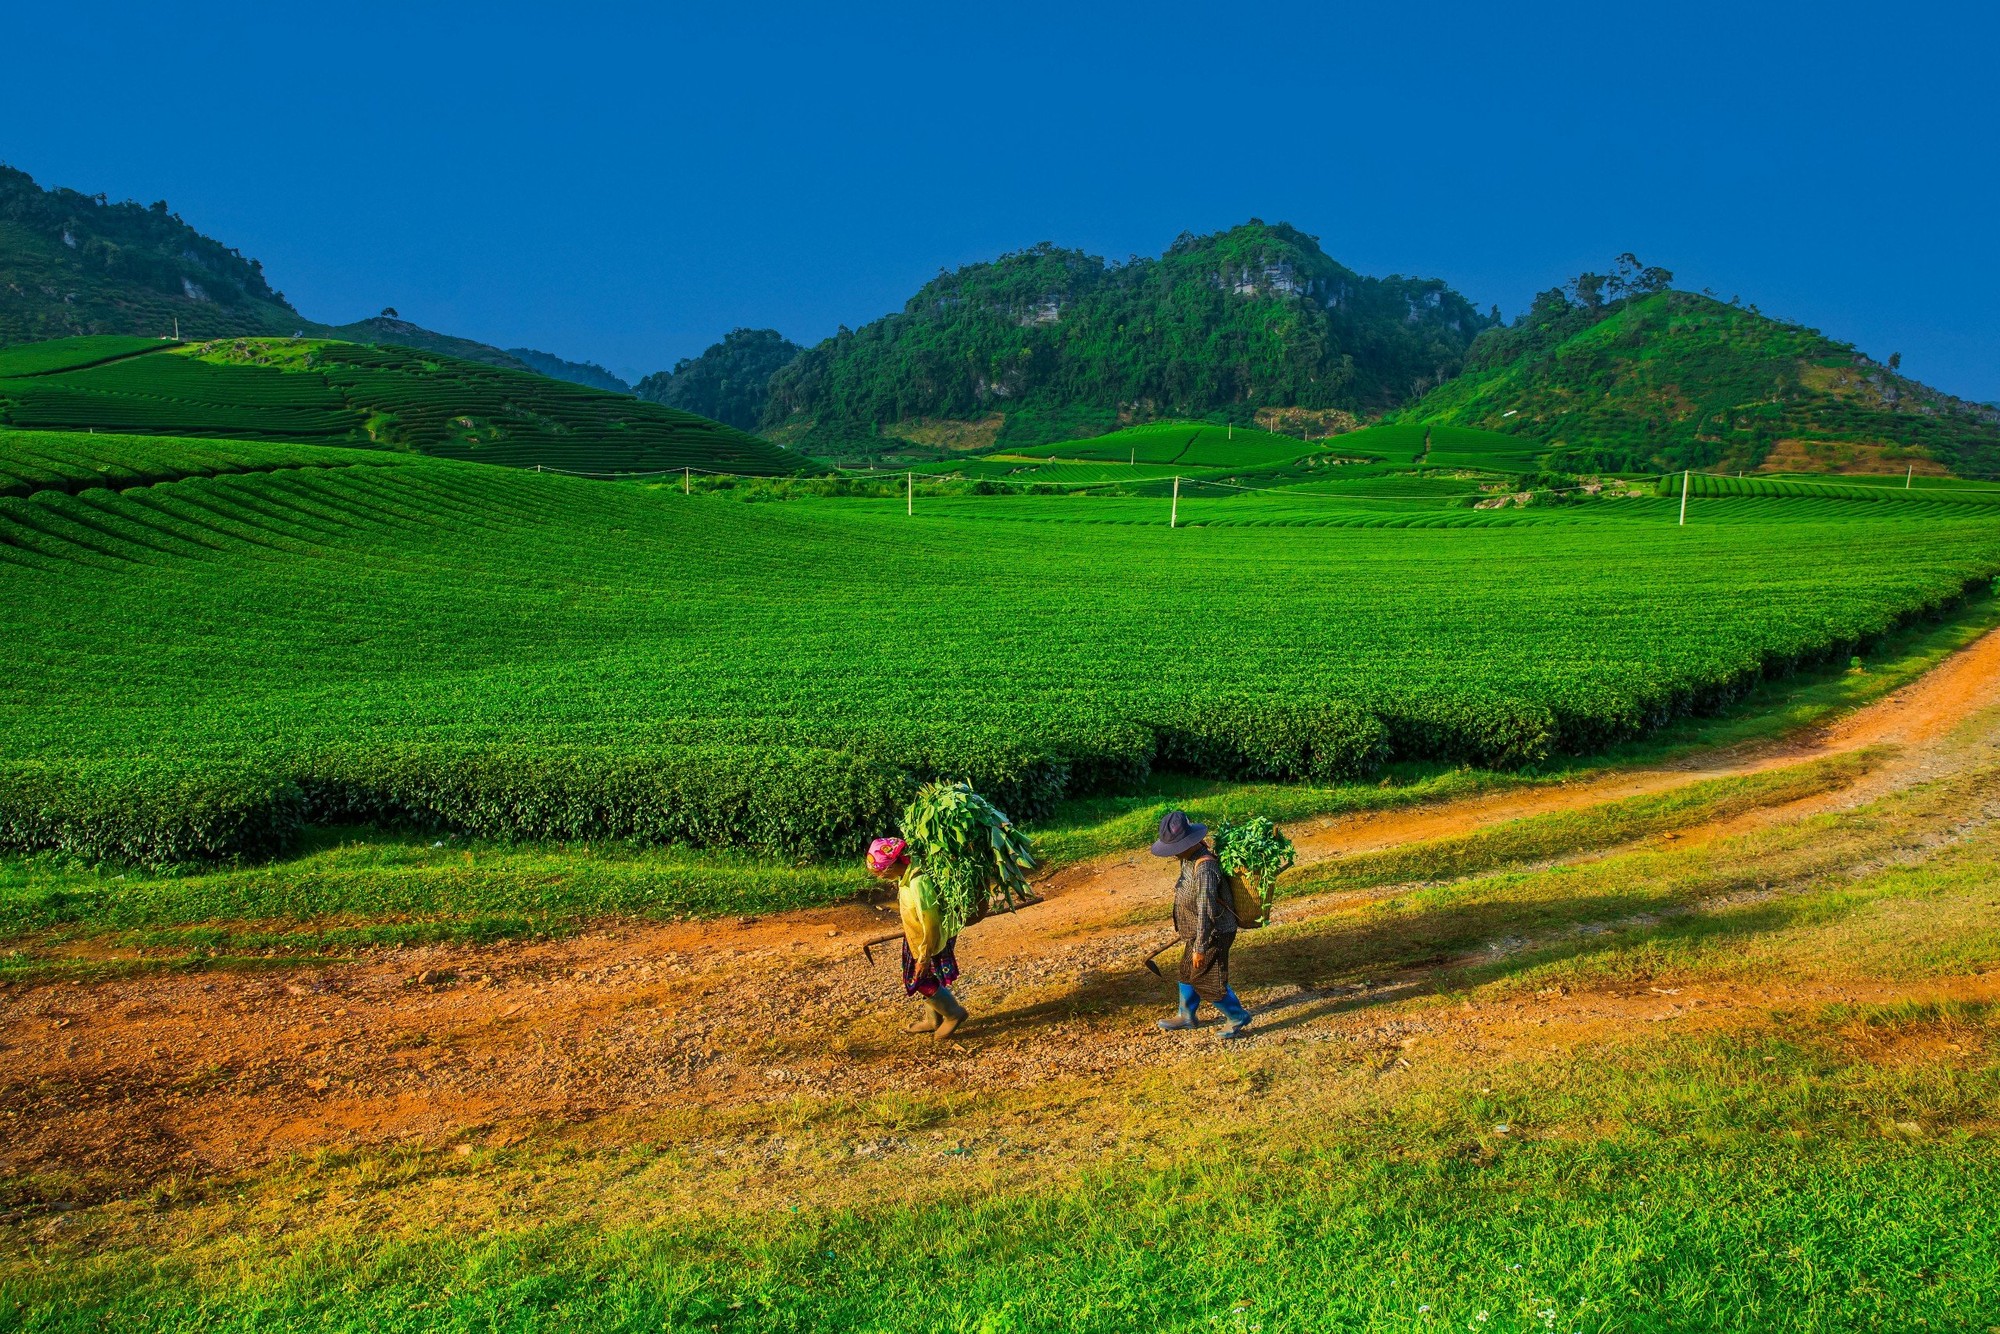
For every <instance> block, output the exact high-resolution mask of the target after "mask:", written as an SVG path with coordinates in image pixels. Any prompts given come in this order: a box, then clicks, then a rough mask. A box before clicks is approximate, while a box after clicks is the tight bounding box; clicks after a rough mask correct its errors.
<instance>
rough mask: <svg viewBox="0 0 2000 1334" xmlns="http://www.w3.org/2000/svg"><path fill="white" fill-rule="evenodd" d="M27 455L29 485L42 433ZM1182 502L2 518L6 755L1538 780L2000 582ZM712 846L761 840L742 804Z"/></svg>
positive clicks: (1928, 560) (243, 490)
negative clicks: (696, 756) (867, 765)
mask: <svg viewBox="0 0 2000 1334" xmlns="http://www.w3.org/2000/svg"><path fill="white" fill-rule="evenodd" d="M4 439H5V440H6V448H5V449H0V466H5V467H8V468H9V469H11V468H12V467H13V466H14V464H13V463H12V462H10V461H11V460H15V459H19V458H23V457H25V456H26V454H27V453H28V452H29V446H30V444H32V443H33V442H34V440H35V438H34V437H21V436H15V437H6V438H4ZM299 448H301V449H302V450H303V451H304V456H308V457H309V456H311V455H312V454H313V452H314V451H313V450H312V449H311V448H310V447H299ZM1170 504H1171V501H1170V500H1168V499H1165V498H1154V497H1136V498H1133V497H1115V498H1107V497H1093V496H1047V497H1037V496H1021V497H1012V496H992V497H964V498H933V497H924V498H922V499H921V500H920V503H919V504H918V506H917V513H916V514H915V515H914V516H910V515H906V514H905V513H904V508H905V502H904V500H903V499H902V498H901V497H897V498H894V499H874V500H858V499H846V500H841V499H831V500H800V501H793V502H788V503H772V504H745V503H742V502H741V501H738V500H733V499H730V498H728V497H726V496H702V495H694V496H682V495H679V494H678V493H677V492H676V491H674V490H673V489H672V488H657V489H645V488H637V487H630V486H621V485H615V484H604V483H592V482H585V481H579V480H574V479H569V478H563V477H556V476H550V475H536V474H533V473H521V472H517V471H510V470H501V469H491V468H481V467H477V466H475V465H469V464H458V463H451V462H446V461H439V460H427V459H423V458H407V459H405V461H404V462H403V463H402V464H401V465H400V466H396V467H388V468H383V467H337V468H318V469H311V470H304V469H289V470H285V471H271V472H250V473H239V474H235V475H219V476H194V477H188V478H185V479H183V480H178V481H171V480H170V481H163V482H160V483H159V484H156V485H150V486H143V487H137V488H133V489H128V490H123V491H113V490H84V491H82V492H81V493H80V494H69V493H68V492H67V490H66V489H62V488H55V487H50V488H45V489H37V490H33V491H32V492H31V493H30V494H28V495H26V496H24V497H13V498H5V497H0V646H4V647H0V667H3V668H4V682H0V760H9V761H13V762H21V761H28V760H34V761H37V762H42V763H51V762H61V761H64V760H66V759H71V760H78V761H82V760H91V759H101V760H108V759H112V758H118V759H121V760H128V759H131V758H133V757H146V756H155V757H172V758H173V759H174V760H175V761H176V762H177V763H185V762H204V761H205V758H206V759H213V760H216V761H222V760H230V759H235V760H249V761H254V762H257V763H260V764H269V765H273V766H276V768H277V769H278V770H279V771H281V772H282V771H287V770H286V768H285V766H287V765H291V764H293V763H295V762H297V761H298V757H299V756H301V755H303V754H306V753H307V752H310V751H312V750H314V748H316V747H322V746H326V745H342V746H348V747H351V748H354V750H355V752H356V753H358V754H359V755H360V756H361V757H362V758H361V759H359V760H356V761H354V763H361V764H366V763H373V762H374V760H373V759H372V758H371V757H375V756H391V757H393V756H394V755H395V754H396V752H397V748H398V747H400V746H405V745H407V744H408V743H410V742H412V741H422V742H438V743H449V744H452V745H506V746H516V745H528V746H541V747H549V746H555V747H567V748H573V747H585V748H593V749H594V752H602V753H613V754H615V753H619V752H621V751H628V750H629V751H632V752H633V753H634V754H638V753H640V752H642V751H643V752H645V753H646V754H648V755H650V754H652V753H653V752H652V751H651V750H648V749H647V748H658V747H721V748H724V750H727V751H731V752H732V753H733V752H736V751H741V752H747V753H750V754H754V755H758V756H765V757H767V758H768V759H769V762H770V763H772V764H782V763H791V761H790V760H786V759H784V758H783V756H784V755H794V754H796V755H801V756H808V752H810V756H822V757H824V756H827V755H834V754H847V755H852V756H858V757H862V758H865V759H867V760H868V761H869V762H871V763H878V762H879V763H882V764H887V765H890V766H893V767H894V768H895V769H897V770H899V771H903V772H907V773H915V774H924V773H949V774H963V775H967V776H972V777H975V778H977V779H979V780H981V781H982V782H988V783H991V784H993V785H995V786H996V787H997V788H999V789H1001V790H1004V791H1007V792H1008V793H1010V794H1011V795H1012V797H1013V799H1015V800H1017V801H1020V802H1024V803H1028V804H1029V805H1033V804H1035V803H1039V802H1045V801H1047V800H1050V799H1052V798H1053V797H1054V796H1056V795H1060V794H1061V793H1062V792H1064V791H1076V790H1082V789H1087V788H1091V787H1096V786H1102V785H1104V784H1108V783H1116V782H1121V781H1125V780H1128V779H1130V778H1131V777H1133V776H1134V775H1135V774H1137V773H1143V772H1144V771H1145V769H1146V767H1147V766H1149V765H1151V764H1153V763H1156V762H1157V763H1168V764H1174V765H1179V766H1182V767H1188V768H1193V769H1196V770H1199V771H1204V772H1215V773H1218V774H1245V775H1254V774H1263V775H1271V776H1311V775H1315V774H1320V775H1324V774H1339V773H1349V772H1356V771H1363V770H1365V769H1366V768H1367V767H1368V766H1370V765H1372V764H1373V763H1374V762H1376V761H1378V760H1379V759H1380V758H1382V757H1383V756H1384V755H1388V754H1401V755H1429V756H1438V757H1447V758H1463V759H1468V760H1474V761H1477V762H1482V763H1500V764H1508V763H1521V762H1524V761H1531V760H1533V759H1536V758H1538V757H1540V756H1542V755H1546V754H1549V753H1551V752H1552V751H1555V750H1560V749H1564V748H1579V747H1592V746H1595V745H1598V744H1602V743H1603V742H1604V741H1606V740H1609V739H1613V738H1616V737H1620V736H1626V735H1631V734H1634V733H1636V732H1639V731H1642V730H1644V729H1645V728H1647V727H1650V726H1652V725H1654V724H1656V723H1658V722H1660V721H1663V720H1664V719H1666V718H1668V717H1671V716H1673V715H1674V714H1675V713H1676V712H1678V711H1681V710H1685V709H1689V708H1698V707H1703V706H1706V705H1709V704H1713V703H1718V702H1721V701H1722V700H1725V699H1727V698H1730V697H1733V695H1734V694H1735V693H1736V692H1738V691H1740V690H1742V689H1744V688H1746V687H1747V686H1748V685H1749V684H1751V683H1753V682H1754V681H1756V680H1757V679H1759V678H1760V677H1761V676H1762V675H1764V674H1765V673H1767V672H1769V671H1776V670H1783V669H1784V668H1786V667H1787V666H1789V665H1791V664H1793V663H1796V662H1799V661H1802V660H1810V659H1813V658H1816V657H1822V656H1825V655H1829V654H1844V653H1846V652H1850V651H1852V650H1853V648H1854V646H1855V645H1857V644H1859V643H1863V642H1865V641H1867V640H1868V639H1869V638H1870V637H1871V636H1874V635H1877V634H1880V633H1882V632H1884V631H1886V630H1888V629H1889V628H1891V627H1892V626H1894V625H1895V624H1897V623H1898V622H1899V621H1900V620H1901V619H1903V618H1906V617H1908V616H1911V615H1915V614H1919V613H1921V612H1922V611H1923V610H1925V609H1926V608H1933V607H1936V606H1939V605H1941V604H1944V603H1946V602H1948V601H1950V600H1951V599H1952V598H1954V597H1955V596H1957V595H1958V594H1959V593H1960V591H1961V590H1962V589H1964V588H1965V587H1966V586H1967V585H1968V584H1969V583H1971V582H1972V581H1975V580H1981V579H1985V578H1988V577H1990V576H1992V575H1993V574H1994V573H1995V571H1996V570H2000V525H1996V524H1995V523H1994V521H1993V516H1992V514H1991V513H1990V511H1988V510H1987V509H1986V508H1985V507H1975V506H1968V505H1947V504H1935V505H1933V504H1930V503H1928V502H1920V501H1910V502H1906V503H1904V504H1885V503H1880V502H1860V501H1848V500H1841V499H1837V498H1834V499H1814V500H1793V499H1787V498H1782V497H1739V498H1734V499H1720V500H1711V501H1703V500H1700V499H1697V500H1696V502H1695V515H1696V516H1697V517H1698V520H1699V521H1696V519H1695V518H1691V520H1690V522H1689V524H1688V526H1686V527H1679V526H1677V524H1676V512H1675V511H1676V506H1677V502H1675V501H1672V500H1668V499H1664V498H1647V499H1634V500H1625V501H1607V502H1601V503H1596V504H1591V505H1579V506H1575V507H1551V508H1548V509H1546V510H1537V509H1534V508H1530V509H1528V510H1506V511H1474V510H1467V509H1464V508H1443V507H1440V506H1438V505H1437V503H1436V502H1435V501H1432V500H1429V499H1425V498H1419V499H1417V500H1413V501H1405V500H1401V499H1395V498H1382V499H1372V500H1371V499H1367V498H1343V497H1334V496H1306V497H1296V498H1291V499H1286V498H1283V497H1282V496H1279V495H1272V494H1268V493H1267V494H1236V495H1233V496H1231V498H1227V499H1208V498H1204V497H1195V498H1184V500H1183V505H1184V506H1185V507H1186V510H1185V518H1186V519H1187V525H1186V526H1184V527H1181V528H1178V529H1170V528H1169V527H1168V526H1167V523H1166V518H1167V513H1166V509H1167V506H1168V505H1170ZM1399 505H1401V506H1410V507H1411V508H1405V509H1402V510H1397V509H1394V508H1392V507H1394V506H1399ZM1287 507H1289V508H1287ZM1007 519H1013V520H1020V521H1021V522H1007V521H1001V520H1007ZM1077 519H1084V520H1097V522H1089V521H1085V522H1065V521H1063V520H1077ZM1237 524H1240V525H1241V526H1232V525H1237ZM1753 589H1754V590H1755V591H1754V594H1753V593H1751V592H1750V591H1749V590H1753ZM780 752H782V754H781V753H780ZM566 753H567V752H566ZM704 754H705V755H707V754H708V752H704ZM810 756H808V758H810ZM771 757H776V758H771ZM725 758H726V757H725ZM381 762H382V763H384V764H387V763H389V760H387V759H384V760H382V761H381ZM717 762H719V761H718V760H717V759H716V757H715V756H713V755H709V757H708V758H706V759H703V760H702V762H701V766H697V768H701V767H712V766H713V765H714V764H715V763H717ZM762 762H763V761H760V763H762ZM800 762H801V763H803V762H805V761H804V760H801V761H800ZM812 762H813V763H820V762H821V761H820V760H813V761H812ZM494 763H495V764H499V763H501V761H498V760H496V761H494ZM565 763H568V761H567V760H566V761H565ZM648 763H649V764H650V763H651V761H648ZM493 772H498V770H495V771H493ZM767 777H768V776H767ZM496 781H498V780H497V779H496ZM689 781H691V782H692V781H696V780H694V779H690V780H689ZM758 781H759V782H763V781H765V780H762V779H760V780H758ZM871 781H872V780H871ZM871 790H873V789H871ZM579 799H583V798H579ZM829 800H832V798H829ZM801 818H804V817H801ZM829 818H831V817H829ZM828 827H832V826H831V825H829V826H828ZM842 827H845V826H842ZM697 832H698V836H699V837H702V838H706V839H710V840H712V841H721V842H727V841H732V839H734V838H735V836H736V831H735V830H733V829H732V828H731V826H730V823H729V817H728V814H727V811H726V810H723V811H720V812H718V813H717V814H716V815H715V817H714V819H713V820H712V821H711V823H710V824H708V825H705V826H702V827H701V829H700V830H699V831H697Z"/></svg>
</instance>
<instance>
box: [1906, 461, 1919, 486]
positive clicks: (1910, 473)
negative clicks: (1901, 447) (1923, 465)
mask: <svg viewBox="0 0 2000 1334" xmlns="http://www.w3.org/2000/svg"><path fill="white" fill-rule="evenodd" d="M1916 475H1917V465H1916V464H1914V463H1912V464H1911V465H1910V470H1909V471H1908V472H1906V473H1904V474H1903V489H1904V490H1905V491H1907V490H1909V489H1910V479H1911V478H1912V477H1915V476H1916Z"/></svg>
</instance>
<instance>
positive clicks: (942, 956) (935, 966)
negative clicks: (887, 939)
mask: <svg viewBox="0 0 2000 1334" xmlns="http://www.w3.org/2000/svg"><path fill="white" fill-rule="evenodd" d="M957 944H958V938H957V937H956V936H954V937H952V938H951V939H950V940H947V941H946V942H945V943H944V948H943V949H941V950H939V951H938V952H937V953H936V954H933V955H932V956H931V957H930V960H929V962H927V963H925V964H924V966H923V967H922V968H921V969H919V968H918V967H917V956H916V955H914V954H912V953H910V942H909V941H907V940H906V941H904V942H903V994H904V995H905V996H935V995H937V994H938V988H940V987H948V986H950V985H951V984H952V983H954V982H956V981H958V958H957V956H955V955H954V954H953V953H952V949H953V948H954V947H955V946H956V945H957Z"/></svg>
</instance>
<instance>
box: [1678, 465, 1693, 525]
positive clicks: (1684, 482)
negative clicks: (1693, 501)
mask: <svg viewBox="0 0 2000 1334" xmlns="http://www.w3.org/2000/svg"><path fill="white" fill-rule="evenodd" d="M1693 475H1694V471H1693V469H1689V470H1687V471H1686V472H1683V473H1682V474H1681V527H1683V528H1685V527H1687V522H1688V478H1690V477H1692V476H1693Z"/></svg>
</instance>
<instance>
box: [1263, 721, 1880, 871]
mask: <svg viewBox="0 0 2000 1334" xmlns="http://www.w3.org/2000/svg"><path fill="white" fill-rule="evenodd" d="M1877 758H1878V757H1876V756H1873V755H1871V754H1869V753H1868V752H1866V751H1857V752H1855V753H1853V754H1848V755H1835V756H1829V757H1828V758H1826V759H1822V760H1814V761H1812V762H1810V763H1807V764H1800V765H1793V766H1790V767H1788V768H1783V769H1768V770H1765V771H1763V772H1761V773H1754V774H1745V775H1741V776H1731V777H1728V778H1711V779H1707V780H1704V781H1702V782H1699V783H1688V784H1686V785H1684V786H1681V787H1677V788H1674V789H1672V790H1671V791H1667V792H1659V793H1648V794H1646V795H1643V796H1636V797H1626V798H1624V799H1622V800H1619V801H1610V802H1603V803H1600V804H1598V805H1593V806H1586V807H1583V808H1581V809H1578V810H1569V811H1553V812H1550V813H1548V814H1544V815H1534V816H1529V817H1526V818H1524V819H1520V820H1513V821H1509V822H1508V823H1506V824H1502V825H1496V826H1494V827H1492V828H1490V829H1475V830H1472V831H1470V832H1468V833H1464V834H1459V835H1455V836H1453V837H1450V838H1441V839H1435V840H1432V841H1430V842H1426V843H1413V844H1406V845H1404V846H1401V847H1396V848H1389V849H1385V850H1383V851H1380V852H1362V853H1356V854H1354V855H1353V856H1349V857H1344V858H1341V859H1339V860H1337V861H1328V862H1323V863H1320V864H1318V865H1315V866H1311V867H1307V868H1305V869H1304V870H1302V871H1298V872H1294V873H1293V875H1292V876H1291V877H1289V878H1288V880H1287V892H1288V893H1292V894H1308V893H1314V892H1318V891H1323V890H1329V889H1354V888H1361V887H1364V886H1372V885H1386V884H1396V883H1399V882H1403V881H1419V880H1449V879H1456V878H1458V877H1461V876H1466V875H1472V874H1475V873H1478V872H1484V871H1490V870H1493V869H1495V868H1497V867H1503V866H1512V865H1521V864H1525V863H1529V862H1536V861H1543V860H1550V859H1554V858H1558V857H1564V856H1567V855H1569V854H1571V853H1575V852H1580V851H1584V850H1587V849H1597V848H1605V847H1614V846H1616V845H1618V844H1621V843H1629V842H1632V841H1634V840H1636V839H1641V838H1646V837H1649V836H1651V835H1654V834H1660V833H1666V832H1669V831H1671V830H1677V829H1686V828H1689V827H1690V826H1693V825H1697V824H1701V823H1705V822H1707V821H1710V820H1721V819H1726V818H1728V817H1729V816H1732V815H1740V814H1743V813H1744V812H1746V811H1753V810H1758V809H1761V808H1763V807H1766V806H1774V805H1779V804H1782V803H1785V802H1791V801H1800V800H1803V799H1805V798H1807V797H1813V796H1818V795H1820V794H1822V793H1826V792H1831V791H1834V790H1836V789H1838V788H1841V787H1845V786H1846V785H1848V784H1849V783H1852V782H1853V781H1854V780H1856V779H1858V778H1860V777H1861V776H1862V775H1864V774H1866V773H1867V772H1868V771H1869V770H1870V769H1871V768H1872V767H1873V766H1874V763H1875V761H1876V759H1877Z"/></svg>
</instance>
